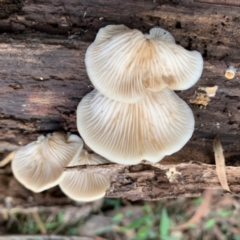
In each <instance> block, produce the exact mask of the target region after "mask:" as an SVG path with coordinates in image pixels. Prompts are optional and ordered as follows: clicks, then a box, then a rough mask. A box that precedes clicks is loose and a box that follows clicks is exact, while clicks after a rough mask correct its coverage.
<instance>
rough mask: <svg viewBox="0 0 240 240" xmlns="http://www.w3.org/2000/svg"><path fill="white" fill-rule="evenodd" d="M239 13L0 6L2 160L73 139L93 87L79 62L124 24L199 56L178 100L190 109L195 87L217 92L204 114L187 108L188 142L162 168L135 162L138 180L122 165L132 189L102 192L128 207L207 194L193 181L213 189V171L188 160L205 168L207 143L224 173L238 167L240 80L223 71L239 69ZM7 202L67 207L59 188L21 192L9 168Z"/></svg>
mask: <svg viewBox="0 0 240 240" xmlns="http://www.w3.org/2000/svg"><path fill="white" fill-rule="evenodd" d="M239 10H240V4H239V2H238V1H237V0H231V1H230V0H226V1H222V0H195V1H194V0H190V1H189V0H169V1H163V0H147V1H146V0H135V1H121V0H112V1H98V0H89V1H77V0H70V1H68V0H61V1H60V0H57V1H55V0H54V1H53V0H52V1H51V0H50V1H46V0H42V1H38V2H37V3H36V1H33V0H27V1H22V0H17V1H16V0H14V1H13V0H3V1H1V4H0V33H1V34H0V66H1V70H0V81H1V87H0V153H1V154H2V157H3V156H5V155H6V154H7V153H8V152H9V151H12V150H16V149H18V148H19V147H20V146H22V145H25V144H27V143H29V142H31V141H33V140H35V139H36V137H37V136H38V135H40V134H45V133H49V132H52V131H56V130H63V131H71V132H74V133H77V129H76V121H75V117H76V115H75V110H76V107H77V105H78V103H79V101H80V100H81V98H82V97H83V96H84V95H85V94H87V93H88V92H90V91H91V90H92V89H93V86H92V85H91V82H90V81H89V79H88V77H87V74H86V69H85V66H84V56H85V52H86V49H87V47H88V46H89V44H90V43H91V42H92V41H93V40H94V37H95V34H96V32H97V31H98V29H99V28H100V27H103V26H105V25H108V24H125V25H127V26H128V27H131V28H137V29H140V30H141V31H143V32H147V31H148V30H149V29H150V28H152V27H153V26H160V27H162V28H165V29H167V30H168V31H170V32H171V33H172V34H173V36H174V37H175V39H176V41H177V43H179V44H181V45H182V46H183V47H185V48H187V49H189V50H198V51H199V52H201V53H202V55H203V57H204V72H203V75H202V77H201V79H200V80H199V81H198V83H197V84H196V85H195V86H193V87H192V88H191V89H189V90H186V91H180V92H177V94H178V95H179V96H180V97H181V98H182V99H184V100H185V101H186V102H187V103H189V104H190V100H191V99H194V98H195V92H196V91H197V90H198V87H207V86H213V85H217V86H218V91H217V93H216V96H215V97H213V98H211V99H210V102H209V103H208V105H207V106H206V107H200V106H198V105H195V104H190V107H191V108H192V110H193V113H194V116H195V120H196V124H195V131H194V134H193V136H192V138H191V140H190V141H189V142H188V143H187V144H186V146H184V148H183V149H182V150H180V151H179V152H177V153H175V154H173V155H172V156H167V157H165V158H164V160H163V162H161V163H164V164H167V165H157V166H155V167H154V166H151V165H144V164H143V165H142V164H141V165H139V169H141V170H140V172H141V174H138V173H135V172H137V171H136V168H138V166H136V167H130V169H135V170H134V171H133V172H132V173H131V177H130V178H129V179H131V180H129V181H130V182H129V183H131V184H132V188H131V187H130V185H131V184H130V185H129V186H125V185H124V184H122V185H121V184H120V183H119V184H118V183H117V182H113V184H112V186H113V187H112V188H111V189H114V191H112V192H111V191H110V190H109V191H108V193H107V195H108V196H109V197H126V198H128V199H132V200H133V199H134V200H136V199H159V198H161V197H177V196H194V195H197V194H199V193H200V189H202V188H205V186H207V183H205V182H204V181H203V177H202V176H203V175H204V174H205V173H207V172H210V175H211V177H209V178H207V180H208V183H209V181H210V183H211V184H212V186H213V187H216V186H219V185H218V181H217V178H216V176H215V172H214V170H213V169H214V167H213V166H211V165H204V164H200V165H197V164H194V163H191V164H190V163H189V162H191V161H197V162H200V163H206V164H212V163H214V155H213V150H212V140H213V138H214V136H215V135H217V134H218V135H219V136H220V138H221V142H222V145H223V148H224V155H225V158H226V165H227V166H235V168H232V167H230V168H228V169H227V170H228V175H229V176H230V175H231V174H230V173H231V172H232V173H233V174H235V171H236V172H238V166H240V131H239V127H240V73H239V72H237V74H236V76H235V78H234V79H232V80H227V79H226V78H225V77H224V72H225V70H226V69H227V67H228V66H229V65H232V66H234V67H235V68H238V67H239V66H240V64H239V62H240V24H239V22H240V15H239ZM170 164H173V165H172V166H171V165H170ZM146 166H147V167H146ZM160 166H161V167H160ZM145 167H146V168H147V169H145V170H143V169H144V168H145ZM148 168H149V169H148ZM170 168H175V169H177V171H179V172H181V173H182V175H180V176H179V177H177V179H179V181H180V182H181V181H182V183H180V182H179V183H177V184H176V182H174V183H170V182H169V180H168V179H167V177H166V174H165V172H167V171H168V170H169V169H170ZM144 171H147V172H146V173H144ZM149 171H150V172H149ZM196 171H197V172H198V173H199V175H197V176H196ZM156 173H160V174H159V175H158V174H156ZM120 176H121V174H120ZM141 176H142V180H141ZM151 176H152V177H153V178H152V179H151V180H148V179H150V177H151ZM181 176H182V178H181ZM124 179H125V178H124ZM126 179H127V178H126ZM143 179H145V180H143ZM155 179H156V181H154V180H155ZM204 179H205V178H204ZM119 180H120V179H119ZM144 181H146V185H144ZM188 181H189V182H188ZM229 181H230V180H229ZM185 182H186V183H187V184H186V188H184V183H185ZM160 183H161V184H160ZM134 184H135V185H134ZM179 184H180V185H179ZM150 185H151V186H152V187H150ZM229 185H230V189H231V190H232V191H233V193H238V182H237V179H235V180H234V179H232V181H230V182H229ZM133 186H137V187H135V188H133ZM153 186H154V187H153ZM137 189H138V190H137ZM140 189H141V191H140ZM169 189H170V190H169ZM140 192H141V194H140ZM148 192H149V195H147V193H148ZM150 192H151V194H153V195H151V194H150ZM7 197H10V198H12V199H13V201H14V204H22V205H25V206H28V205H29V206H34V205H41V204H46V205H48V206H51V205H64V204H69V203H71V200H69V199H67V198H66V197H64V196H63V194H62V193H61V192H60V191H59V189H58V188H53V189H51V190H49V191H46V192H43V193H40V194H34V193H31V192H29V191H28V190H26V189H24V188H23V187H22V186H21V185H20V184H18V183H17V181H16V180H15V179H14V178H13V177H12V174H11V170H10V167H9V166H7V167H5V168H3V169H0V204H4V201H5V199H6V198H7Z"/></svg>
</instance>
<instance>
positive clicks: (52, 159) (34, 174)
mask: <svg viewBox="0 0 240 240" xmlns="http://www.w3.org/2000/svg"><path fill="white" fill-rule="evenodd" d="M82 147H83V142H82V140H81V138H79V137H78V136H77V135H74V134H71V135H69V134H67V135H66V134H64V133H60V132H54V133H52V134H48V135H47V136H46V137H44V136H40V137H38V139H37V141H34V142H32V143H29V144H28V145H26V146H24V147H22V148H20V149H19V150H18V151H16V153H15V156H14V158H13V160H12V171H13V174H14V176H15V177H16V179H17V180H18V181H19V182H20V183H21V184H23V185H24V186H25V187H26V188H28V189H30V190H31V191H33V192H41V191H43V190H46V189H48V188H51V187H53V186H55V185H57V184H58V182H59V181H60V177H61V175H62V173H63V169H64V167H66V166H67V165H68V164H69V163H70V161H71V160H72V159H73V157H74V156H75V155H76V154H78V153H79V152H80V151H81V150H82Z"/></svg>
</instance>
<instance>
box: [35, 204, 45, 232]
mask: <svg viewBox="0 0 240 240" xmlns="http://www.w3.org/2000/svg"><path fill="white" fill-rule="evenodd" d="M32 216H33V219H34V221H35V222H36V224H37V225H38V227H39V230H40V232H41V234H47V230H46V228H45V226H44V224H43V222H42V220H41V218H40V216H39V214H38V210H37V209H36V208H35V209H34V210H33V211H32Z"/></svg>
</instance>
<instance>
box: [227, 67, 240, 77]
mask: <svg viewBox="0 0 240 240" xmlns="http://www.w3.org/2000/svg"><path fill="white" fill-rule="evenodd" d="M236 72H237V70H236V68H235V67H233V66H229V67H228V69H227V70H226V72H225V77H226V78H227V79H233V78H234V77H235V74H236Z"/></svg>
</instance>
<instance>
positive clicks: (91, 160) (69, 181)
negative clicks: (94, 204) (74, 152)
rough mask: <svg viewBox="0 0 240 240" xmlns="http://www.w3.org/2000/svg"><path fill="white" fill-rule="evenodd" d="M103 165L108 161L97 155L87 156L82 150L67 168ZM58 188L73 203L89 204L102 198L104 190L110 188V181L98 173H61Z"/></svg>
mask: <svg viewBox="0 0 240 240" xmlns="http://www.w3.org/2000/svg"><path fill="white" fill-rule="evenodd" d="M103 163H109V161H107V160H106V159H104V158H102V157H101V156H99V155H97V154H94V153H93V154H89V153H88V152H87V151H86V150H84V149H83V150H82V152H81V154H80V155H79V156H78V157H77V158H74V160H73V161H71V163H70V164H69V165H68V166H75V165H98V164H103ZM59 186H60V188H61V189H62V191H63V192H64V193H65V194H66V195H67V196H68V197H69V198H71V199H73V200H75V201H84V202H89V201H94V200H97V199H100V198H102V197H104V195H105V192H106V190H107V189H108V188H109V187H110V181H109V180H108V178H107V177H106V176H104V175H102V174H99V173H81V172H78V171H72V172H64V173H63V178H62V180H61V182H60V184H59Z"/></svg>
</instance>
